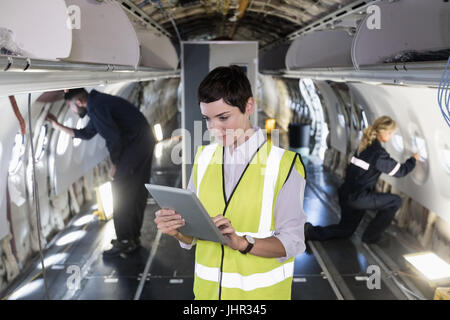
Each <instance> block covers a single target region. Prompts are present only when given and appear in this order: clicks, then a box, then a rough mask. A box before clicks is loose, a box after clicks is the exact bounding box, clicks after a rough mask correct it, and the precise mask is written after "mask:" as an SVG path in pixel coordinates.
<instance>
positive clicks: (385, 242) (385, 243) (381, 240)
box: [361, 234, 391, 248]
mask: <svg viewBox="0 0 450 320" xmlns="http://www.w3.org/2000/svg"><path fill="white" fill-rule="evenodd" d="M361 240H362V241H363V242H364V243H366V244H376V245H377V246H379V247H380V248H387V247H389V246H390V244H391V238H390V237H389V236H388V235H386V234H383V235H381V236H379V237H378V238H376V239H367V238H365V237H362V239H361Z"/></svg>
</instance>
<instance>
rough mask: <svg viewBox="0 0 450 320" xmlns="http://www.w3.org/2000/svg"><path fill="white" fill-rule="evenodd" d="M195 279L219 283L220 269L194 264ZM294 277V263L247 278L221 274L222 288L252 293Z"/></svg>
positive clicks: (238, 275) (229, 273)
mask: <svg viewBox="0 0 450 320" xmlns="http://www.w3.org/2000/svg"><path fill="white" fill-rule="evenodd" d="M195 274H196V275H197V277H199V278H201V279H203V280H208V281H215V282H217V281H219V278H220V269H219V268H210V267H206V266H204V265H201V264H200V263H195ZM293 275H294V262H293V261H292V262H288V263H285V264H283V265H281V266H279V267H277V268H275V269H273V270H270V271H267V272H264V273H254V274H251V275H248V276H243V275H240V274H239V273H231V272H223V273H222V287H224V288H230V289H231V288H236V289H241V290H244V291H252V290H255V289H259V288H265V287H270V286H273V285H275V284H277V283H279V282H281V281H283V280H286V279H288V278H290V277H292V276H293Z"/></svg>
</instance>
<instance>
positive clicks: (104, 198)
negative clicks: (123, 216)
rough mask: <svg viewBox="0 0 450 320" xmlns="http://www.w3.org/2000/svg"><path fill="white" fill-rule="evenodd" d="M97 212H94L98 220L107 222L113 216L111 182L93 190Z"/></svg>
mask: <svg viewBox="0 0 450 320" xmlns="http://www.w3.org/2000/svg"><path fill="white" fill-rule="evenodd" d="M95 191H96V194H97V205H98V210H97V211H95V212H94V214H95V215H96V216H98V218H99V219H100V220H109V219H111V218H112V216H113V195H112V188H111V182H106V183H104V184H102V185H101V186H100V187H98V188H95Z"/></svg>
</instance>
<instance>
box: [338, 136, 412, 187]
mask: <svg viewBox="0 0 450 320" xmlns="http://www.w3.org/2000/svg"><path fill="white" fill-rule="evenodd" d="M415 165H416V159H415V158H414V157H411V158H409V159H408V160H406V162H405V163H403V164H401V163H399V162H397V161H395V160H394V159H392V158H391V157H390V155H389V153H388V152H387V151H386V150H385V149H384V148H383V146H382V145H381V143H380V142H379V141H378V139H375V141H374V142H373V143H372V144H371V145H370V146H368V147H367V148H366V149H365V150H363V151H362V152H361V154H360V155H357V154H356V153H355V155H354V156H353V157H352V159H351V162H350V164H349V165H348V167H347V173H346V177H345V181H344V184H343V185H342V186H341V191H342V192H344V193H345V194H347V195H357V194H359V193H361V192H367V191H374V190H375V185H376V183H377V180H378V178H379V177H380V175H381V174H382V173H385V174H388V175H390V176H393V177H397V178H399V177H403V176H406V175H407V174H408V173H409V172H411V171H412V170H413V169H414V167H415Z"/></svg>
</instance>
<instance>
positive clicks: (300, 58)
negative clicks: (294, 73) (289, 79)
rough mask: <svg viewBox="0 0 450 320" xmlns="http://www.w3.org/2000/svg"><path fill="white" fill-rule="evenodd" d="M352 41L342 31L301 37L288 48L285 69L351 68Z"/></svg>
mask: <svg viewBox="0 0 450 320" xmlns="http://www.w3.org/2000/svg"><path fill="white" fill-rule="evenodd" d="M352 40H353V37H352V36H351V35H350V34H349V33H348V32H347V31H344V30H329V31H316V32H313V33H308V34H305V35H302V36H300V37H298V38H297V39H296V40H295V41H294V42H292V44H291V46H290V47H289V50H288V52H287V55H286V68H287V69H300V68H326V67H351V66H352V60H351V47H352Z"/></svg>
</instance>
